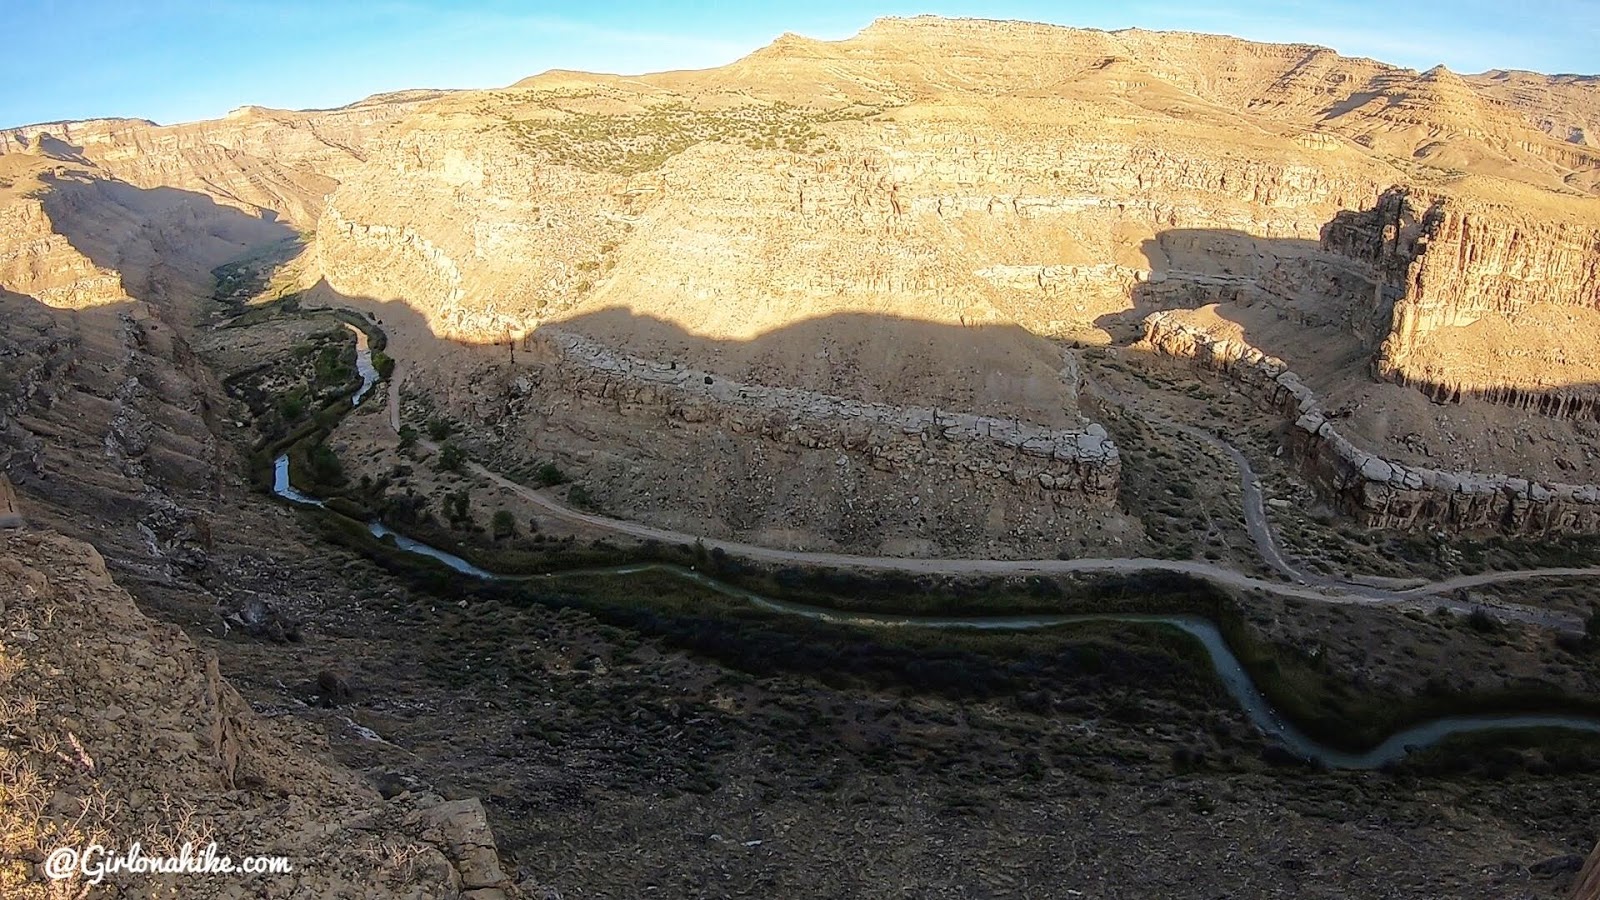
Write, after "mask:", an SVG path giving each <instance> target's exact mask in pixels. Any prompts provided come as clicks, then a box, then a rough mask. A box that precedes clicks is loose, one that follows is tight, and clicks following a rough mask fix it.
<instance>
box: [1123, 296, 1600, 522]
mask: <svg viewBox="0 0 1600 900" xmlns="http://www.w3.org/2000/svg"><path fill="white" fill-rule="evenodd" d="M1145 342H1146V343H1147V344H1148V346H1149V347H1150V348H1151V349H1153V350H1155V351H1156V352H1159V353H1164V354H1167V355H1170V356H1175V357H1179V358H1183V359H1189V360H1193V361H1194V362H1195V363H1197V364H1198V365H1200V366H1203V367H1205V368H1208V369H1212V370H1214V371H1217V372H1221V373H1223V374H1226V375H1227V376H1229V377H1230V378H1232V379H1234V380H1235V381H1236V382H1238V383H1239V384H1240V385H1241V386H1242V387H1243V388H1244V389H1245V390H1246V391H1247V392H1248V393H1250V394H1251V395H1253V396H1255V397H1256V398H1257V399H1258V400H1260V401H1261V402H1263V403H1264V404H1267V405H1268V406H1270V407H1271V408H1272V409H1275V410H1276V411H1278V412H1279V413H1281V414H1283V415H1284V416H1285V417H1286V418H1287V419H1289V420H1290V421H1292V422H1293V425H1292V427H1291V429H1290V432H1289V439H1288V441H1287V444H1288V447H1289V449H1290V451H1291V452H1292V453H1293V454H1294V456H1295V458H1296V460H1297V461H1298V462H1299V464H1300V466H1301V468H1302V471H1303V472H1304V473H1305V474H1306V476H1307V477H1308V478H1309V479H1310V480H1311V482H1312V483H1313V484H1314V485H1315V486H1316V487H1317V488H1318V489H1319V490H1320V491H1321V492H1322V493H1323V494H1324V496H1326V497H1328V499H1329V500H1330V501H1331V502H1333V503H1334V504H1335V505H1336V506H1337V507H1338V508H1339V509H1340V510H1341V511H1342V512H1345V513H1347V514H1349V515H1351V516H1354V517H1356V518H1358V519H1360V520H1361V521H1363V522H1365V523H1367V524H1369V525H1373V526H1377V527H1384V528H1405V529H1409V528H1416V527H1420V526H1423V525H1443V526H1446V527H1450V528H1455V529H1461V530H1469V529H1497V530H1502V531H1507V532H1513V533H1522V534H1537V533H1544V532H1570V531H1590V532H1592V531H1600V486H1596V485H1570V484H1559V483H1553V482H1540V481H1530V480H1528V479H1525V478H1517V477H1513V476H1509V475H1486V474H1479V473H1474V472H1444V471H1439V470H1436V469H1428V468H1423V467H1419V466H1408V465H1403V464H1400V463H1397V462H1393V461H1390V460H1387V459H1384V458H1383V457H1381V456H1378V455H1376V454H1372V453H1368V452H1366V451H1364V450H1362V449H1360V448H1359V447H1357V446H1355V445H1354V444H1353V443H1351V442H1350V441H1349V440H1348V439H1347V438H1345V437H1344V436H1343V435H1342V434H1340V433H1339V429H1338V427H1337V426H1336V425H1335V419H1333V418H1332V417H1331V416H1329V415H1328V413H1327V412H1326V411H1325V410H1324V409H1323V408H1322V406H1321V404H1320V403H1319V401H1318V399H1317V396H1316V394H1315V393H1314V392H1313V391H1312V390H1311V389H1310V388H1309V387H1307V386H1306V385H1305V384H1304V383H1303V382H1302V381H1301V380H1300V378H1299V376H1297V375H1296V374H1295V373H1294V372H1292V371H1289V368H1288V366H1287V365H1286V364H1285V363H1284V362H1283V360H1281V359H1277V358H1276V357H1272V356H1268V355H1266V354H1264V353H1262V352H1261V351H1260V350H1258V349H1256V348H1254V347H1251V346H1250V345H1248V344H1246V343H1243V342H1241V341H1237V340H1229V339H1225V338H1218V337H1216V336H1214V335H1212V334H1209V333H1207V332H1206V331H1204V330H1202V329H1199V328H1195V327H1192V326H1189V325H1187V324H1185V323H1184V322H1183V321H1182V320H1181V318H1180V316H1179V315H1178V314H1173V313H1164V312H1163V313H1155V314H1153V315H1151V316H1149V317H1148V318H1146V319H1145Z"/></svg>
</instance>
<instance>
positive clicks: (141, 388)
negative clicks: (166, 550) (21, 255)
mask: <svg viewBox="0 0 1600 900" xmlns="http://www.w3.org/2000/svg"><path fill="white" fill-rule="evenodd" d="M58 149H59V148H58ZM60 152H65V151H64V150H61V151H60ZM40 180H41V181H42V182H43V183H44V184H45V185H46V186H47V187H48V190H46V191H44V192H42V193H41V194H40V195H39V201H40V203H41V204H42V205H43V206H44V209H45V211H46V214H47V215H48V217H49V222H48V226H47V227H48V228H49V229H50V230H51V231H52V232H53V233H55V234H59V235H60V236H61V237H62V238H64V239H65V240H66V242H67V243H68V244H70V245H71V247H72V248H73V249H74V250H76V251H77V252H78V253H80V254H82V256H83V257H84V258H86V259H87V260H88V262H89V263H92V264H93V267H94V268H95V269H98V270H100V271H99V272H96V271H94V269H91V268H90V267H88V266H83V265H82V263H81V261H75V260H50V259H48V258H46V259H43V260H41V261H40V263H39V267H38V268H36V269H35V270H36V271H38V270H41V269H42V270H43V271H45V272H47V273H52V274H57V275H58V277H59V276H60V275H64V276H66V277H65V278H61V279H60V280H62V281H63V282H65V283H64V284H59V285H51V286H49V287H40V288H37V292H38V294H37V296H36V295H34V294H30V293H27V292H24V291H19V290H17V288H18V287H21V286H22V285H21V284H20V283H12V284H6V285H0V474H5V475H7V476H9V477H10V479H11V480H12V481H13V482H14V483H15V484H16V486H17V487H18V488H19V489H21V490H22V491H23V492H24V494H25V496H26V498H27V500H28V502H29V504H30V505H34V508H35V511H36V512H39V513H43V514H46V515H44V518H45V519H47V520H49V521H50V522H51V523H52V524H54V525H56V526H57V527H60V528H61V529H62V530H63V531H67V532H69V533H74V534H77V535H78V536H80V537H83V538H85V539H87V540H89V541H91V542H92V543H94V544H95V545H96V546H97V547H101V548H102V550H107V551H110V550H111V549H112V548H111V545H112V544H114V543H115V542H116V541H118V540H121V538H119V537H114V535H121V536H123V537H127V536H128V535H133V534H135V530H134V529H133V528H132V527H131V526H132V525H133V524H134V523H135V522H138V521H142V517H146V516H149V515H154V514H157V513H158V512H159V511H158V510H157V509H156V508H155V507H152V506H151V505H150V502H149V501H150V497H151V494H152V491H151V490H148V488H152V487H155V488H160V487H161V486H162V485H172V486H174V487H175V488H178V489H182V490H189V491H199V492H207V491H208V490H209V488H210V485H209V480H210V476H211V475H213V474H215V473H214V472H211V471H210V470H209V469H208V468H207V467H208V466H209V465H210V463H209V462H208V460H210V456H209V453H210V451H209V450H208V449H207V447H208V446H209V445H210V438H211V436H214V435H220V434H223V433H224V432H223V430H222V429H221V428H220V426H219V424H218V423H217V422H216V421H215V416H214V411H215V410H216V409H217V406H216V401H217V400H219V399H220V398H221V393H220V389H219V388H218V387H217V385H216V384H215V383H214V379H213V378H212V376H211V374H210V372H209V370H208V369H206V367H205V366H204V365H203V363H201V362H200V360H199V359H198V358H197V357H196V356H195V354H194V353H193V351H192V350H190V348H189V346H188V343H187V340H186V338H185V335H184V330H185V328H186V327H187V326H190V325H193V324H194V323H196V322H198V321H200V320H203V319H204V318H205V317H206V316H207V315H208V313H209V312H210V311H211V309H210V299H209V298H210V297H211V293H212V287H213V279H212V274H211V270H212V268H214V267H215V266H218V265H220V264H222V263H223V262H226V261H228V260H230V259H233V258H236V257H238V256H240V255H242V254H245V253H248V252H251V251H252V250H254V249H256V248H258V247H261V246H263V245H267V244H271V243H273V242H276V241H281V240H283V239H284V238H286V237H291V236H293V235H294V233H295V232H294V231H293V230H292V229H291V228H289V227H288V226H287V225H285V224H284V223H281V222H278V221H271V220H267V219H264V218H261V217H257V216H253V215H250V214H248V213H246V212H243V211H241V210H238V209H234V208H232V207H228V206H223V205H220V204H218V203H217V202H215V201H214V200H213V199H212V198H211V197H209V196H206V195H204V194H199V193H195V192H192V191H183V190H178V189H175V188H164V187H163V188H154V189H143V188H138V187H135V186H133V185H130V184H127V183H125V182H120V181H115V180H112V179H106V178H100V177H95V176H94V175H93V174H92V173H87V172H83V171H81V170H78V171H73V170H70V169H69V168H67V167H65V166H64V165H63V166H57V167H56V168H55V170H53V171H49V170H47V171H43V172H42V173H41V174H40ZM44 252H45V253H47V254H48V253H51V252H59V251H51V250H50V249H49V248H48V246H46V248H45V250H44ZM52 267H53V272H52ZM105 272H110V273H117V274H118V275H120V283H121V290H120V292H119V291H118V290H117V289H116V287H115V286H113V285H110V284H107V283H105V282H104V281H103V280H102V278H101V273H105ZM74 278H75V279H76V280H73V279H74ZM46 300H48V301H49V302H46ZM114 451H115V452H114ZM124 455H125V456H126V457H127V458H128V459H126V460H124V459H122V457H123V456H124ZM114 457H115V458H114ZM128 460H137V462H129V461H128ZM155 493H160V491H159V490H158V491H156V492H155ZM129 540H130V541H131V543H130V544H129V546H130V547H132V546H134V545H137V544H138V540H137V539H136V538H130V539H129ZM108 555H112V554H111V553H109V552H108ZM128 555H129V556H136V555H137V553H136V551H133V550H130V551H129V553H128Z"/></svg>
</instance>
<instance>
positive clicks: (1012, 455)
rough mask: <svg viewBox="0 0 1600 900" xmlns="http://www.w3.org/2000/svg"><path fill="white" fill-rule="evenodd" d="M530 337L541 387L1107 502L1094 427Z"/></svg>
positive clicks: (1104, 450) (1110, 489)
mask: <svg viewBox="0 0 1600 900" xmlns="http://www.w3.org/2000/svg"><path fill="white" fill-rule="evenodd" d="M538 337H539V338H540V339H543V340H546V341H548V342H549V344H550V345H551V346H552V347H553V348H554V350H555V355H556V356H557V357H558V359H559V360H560V362H559V363H558V364H557V365H556V366H555V367H554V370H553V371H554V375H553V378H551V379H550V381H553V382H555V383H554V384H551V383H550V382H549V381H547V382H544V383H541V384H540V387H541V388H543V389H545V390H548V389H550V388H551V387H556V388H558V389H559V390H561V391H566V392H572V393H576V394H581V395H585V396H589V397H593V398H595V399H601V400H606V401H609V402H612V403H615V404H617V406H618V411H619V412H623V411H626V410H624V407H629V408H638V407H645V408H653V409H658V410H661V411H663V412H665V413H666V414H667V415H668V416H669V417H671V418H673V419H676V420H679V421H683V422H713V423H716V424H717V425H719V426H720V427H721V428H723V429H726V430H727V431H728V432H730V433H732V434H735V435H743V436H751V437H759V438H762V439H765V440H769V441H774V442H778V443H783V444H790V445H794V446H797V447H802V448H805V449H808V450H816V449H836V450H841V451H845V452H848V453H860V454H865V455H866V456H867V458H868V459H869V460H870V464H871V465H872V466H873V467H874V468H877V469H880V470H883V471H895V470H897V469H901V468H904V467H906V466H912V465H917V466H929V467H939V468H945V469H948V470H951V471H957V472H963V473H967V474H970V475H977V476H987V477H998V478H1005V479H1007V480H1009V481H1011V482H1013V483H1015V484H1028V485H1037V486H1039V487H1041V488H1044V489H1045V490H1046V491H1049V492H1051V495H1052V496H1055V497H1057V498H1058V502H1076V501H1079V500H1082V499H1088V500H1090V501H1093V502H1098V503H1101V504H1110V503H1112V502H1113V501H1114V498H1115V496H1116V492H1117V485H1118V481H1119V474H1120V471H1121V461H1120V457H1119V455H1118V452H1117V447H1116V445H1115V444H1114V443H1113V442H1112V441H1111V439H1110V438H1109V437H1107V435H1106V431H1105V429H1104V428H1103V427H1101V426H1100V425H1094V424H1090V425H1085V426H1083V427H1080V428H1047V427H1043V426H1040V425H1036V424H1033V423H1029V422H1024V421H1020V420H1017V419H1010V418H1002V417H996V416H985V415H979V414H974V413H966V412H956V411H950V410H943V409H937V408H934V407H902V406H892V405H889V404H883V403H864V402H861V401H858V400H851V399H847V398H843V397H837V396H831V395H828V394H822V393H818V392H815V391H805V390H799V389H795V388H781V387H767V386H762V385H755V384H748V383H741V382H737V381H731V380H728V379H725V378H721V377H719V376H715V375H712V374H711V373H708V372H705V371H701V370H697V369H690V368H687V367H680V366H677V365H675V364H668V363H654V362H647V361H645V360H641V359H637V358H634V357H630V356H627V355H625V354H620V353H617V352H615V351H612V350H610V349H608V348H606V347H604V346H603V345H600V344H598V343H596V342H595V341H592V340H589V339H587V338H585V337H583V336H581V335H577V334H571V333H567V332H559V331H552V330H549V329H544V330H541V331H540V332H539V333H538ZM531 387H532V386H531V385H530V389H531Z"/></svg>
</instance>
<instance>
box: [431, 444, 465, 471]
mask: <svg viewBox="0 0 1600 900" xmlns="http://www.w3.org/2000/svg"><path fill="white" fill-rule="evenodd" d="M466 461H467V452H466V451H465V450H462V449H461V448H460V447H457V446H456V445H455V444H445V445H444V446H443V447H440V448H439V462H438V468H439V471H441V472H459V471H461V464H462V463H464V462H466Z"/></svg>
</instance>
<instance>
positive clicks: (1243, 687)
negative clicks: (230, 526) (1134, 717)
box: [273, 326, 1600, 769]
mask: <svg viewBox="0 0 1600 900" xmlns="http://www.w3.org/2000/svg"><path fill="white" fill-rule="evenodd" d="M347 327H349V328H351V330H352V331H355V332H356V333H357V336H358V337H357V361H358V365H357V370H358V371H359V372H360V374H361V380H362V384H361V389H360V390H359V391H358V392H357V393H356V395H355V403H357V404H359V403H360V402H361V400H362V398H364V397H365V396H366V395H367V394H368V393H369V392H370V391H371V389H372V387H373V386H374V385H375V384H376V383H377V380H378V374H377V370H376V369H375V368H374V367H373V365H372V357H371V352H370V350H369V349H368V345H367V340H366V334H365V333H363V332H362V331H361V330H360V329H359V328H355V327H354V326H347ZM273 492H274V493H275V494H277V495H278V496H279V497H282V498H283V499H285V500H288V501H290V502H291V503H297V504H301V505H306V506H315V507H323V506H324V504H323V502H322V501H321V500H320V499H318V498H316V497H313V496H311V495H309V494H306V493H304V492H302V491H300V490H298V489H296V488H295V487H294V485H293V484H292V483H291V482H290V480H289V456H288V454H287V453H284V454H282V455H280V456H278V458H277V459H276V460H274V461H273ZM367 530H368V531H369V532H371V534H372V536H373V537H375V538H378V539H379V540H383V539H385V538H388V539H390V540H392V541H393V542H394V544H395V546H396V547H398V548H399V549H401V550H404V551H406V552H409V553H415V554H418V555H420V556H426V557H428V558H430V559H433V560H435V561H437V562H439V563H442V564H444V565H445V566H448V567H449V568H451V569H452V570H454V571H456V572H459V573H461V574H463V575H466V576H468V577H472V578H479V579H483V580H496V581H536V580H554V579H559V578H572V577H582V576H585V575H587V576H601V575H633V574H639V573H642V572H648V571H660V572H666V573H670V574H672V575H674V576H677V577H679V578H683V579H686V580H688V581H692V582H694V583H695V584H698V585H701V586H703V587H706V588H709V589H711V590H714V591H717V592H718V593H721V594H724V595H726V596H730V597H735V598H738V599H740V600H743V601H745V602H746V603H749V604H750V605H751V606H753V607H755V608H757V609H762V610H765V611H767V612H771V613H776V614H781V615H789V616H798V617H801V618H806V619H812V620H815V621H820V622H830V623H835V624H842V625H851V626H857V627H864V628H940V629H973V630H980V631H1026V630H1034V629H1040V628H1055V627H1060V626H1065V625H1073V624H1077V623H1084V622H1136V623H1148V624H1154V625H1162V626H1166V627H1169V628H1176V629H1178V630H1180V631H1182V632H1184V633H1185V634H1188V635H1190V636H1191V637H1193V638H1195V639H1196V640H1197V641H1199V642H1200V645H1201V646H1202V647H1204V648H1205V651H1206V655H1207V656H1208V657H1209V658H1210V660H1211V665H1212V667H1213V668H1214V669H1215V670H1216V673H1217V677H1218V678H1219V679H1221V681H1222V684H1223V687H1224V688H1226V689H1227V691H1228V695H1229V696H1231V697H1232V698H1233V699H1234V701H1235V702H1236V703H1238V704H1239V706H1240V708H1241V709H1243V710H1244V713H1245V715H1246V717H1248V718H1249V719H1250V721H1251V723H1252V724H1254V725H1255V727H1256V728H1257V729H1259V730H1260V731H1261V732H1262V734H1264V735H1265V736H1266V737H1267V738H1268V739H1270V740H1273V741H1275V742H1277V743H1279V744H1281V745H1282V746H1283V747H1284V748H1285V749H1287V750H1288V751H1289V752H1291V753H1293V754H1295V755H1296V756H1300V757H1303V758H1305V759H1309V760H1313V761H1315V762H1318V763H1320V764H1322V765H1324V766H1327V767H1329V768H1334V769H1376V768H1379V767H1381V766H1384V765H1387V764H1389V763H1393V762H1396V761H1398V760H1400V759H1401V758H1403V757H1404V756H1405V755H1406V754H1407V753H1409V752H1411V751H1412V750H1417V749H1423V748H1426V747H1431V746H1433V745H1434V744H1437V743H1439V742H1440V741H1442V740H1444V739H1445V738H1447V737H1450V736H1452V735H1457V734H1467V733H1472V732H1482V731H1496V730H1503V729H1513V728H1560V729H1566V730H1571V731H1583V732H1590V733H1595V734H1600V719H1597V718H1589V717H1584V716H1569V715H1543V714H1529V715H1484V716H1446V717H1443V718H1439V719H1433V720H1431V721H1428V722H1423V723H1421V724H1419V725H1413V726H1411V727H1410V728H1406V729H1404V730H1402V731H1400V732H1397V733H1395V734H1393V735H1391V736H1390V737H1389V738H1388V739H1387V740H1385V741H1384V742H1383V743H1381V744H1379V745H1378V746H1376V747H1374V748H1372V749H1371V750H1368V751H1366V752H1364V753H1351V752H1348V751H1344V750H1339V749H1337V748H1333V747H1329V746H1327V745H1324V744H1321V743H1319V742H1317V741H1315V740H1313V739H1312V738H1311V737H1309V736H1307V735H1306V734H1305V733H1304V732H1302V731H1300V730H1299V729H1298V728H1296V727H1295V726H1294V725H1293V724H1292V723H1290V722H1289V721H1288V720H1287V719H1285V718H1284V717H1283V716H1282V715H1280V714H1279V713H1278V711H1277V710H1275V709H1273V708H1272V705H1271V704H1270V703H1268V702H1267V699H1266V697H1264V696H1262V694H1261V691H1260V690H1259V689H1257V688H1256V685H1255V682H1254V681H1252V680H1251V678H1250V675H1249V673H1247V672H1246V671H1245V668H1244V666H1243V664H1241V663H1240V662H1239V659H1238V657H1236V656H1234V654H1233V651H1232V650H1231V649H1229V647H1228V643H1227V641H1226V640H1225V639H1224V638H1223V636H1222V632H1221V631H1220V630H1218V628H1217V626H1216V625H1215V624H1213V623H1212V622H1211V621H1209V620H1207V619H1203V618H1200V617H1197V616H1185V615H1159V614H1133V613H1114V614H1100V613H1096V614H1086V615H1072V614H1036V615H1017V616H973V617H966V618H963V617H937V616H904V615H892V614H880V613H854V612H841V611H839V610H833V609H827V608H824V607H818V606H808V605H806V604H802V603H794V602H790V601H787V600H779V599H775V598H772V597H767V596H763V595H761V594H757V593H754V592H752V591H747V590H744V589H742V588H738V587H735V586H733V585H731V584H728V583H726V582H723V581H719V580H717V579H715V578H712V577H711V576H709V575H706V574H704V573H701V572H698V571H695V570H693V569H687V568H684V567H682V566H674V565H668V564H664V563H640V564H633V565H621V566H608V567H604V568H595V569H578V570H572V571H567V572H557V573H551V574H546V575H527V576H502V575H497V574H495V573H493V572H490V571H488V570H486V569H483V568H481V567H479V566H475V565H473V564H472V563H471V562H468V561H467V560H465V559H462V558H461V557H460V556H457V555H455V554H453V553H449V552H447V551H444V550H441V549H439V548H437V547H434V546H431V545H429V544H425V543H423V542H422V541H418V540H415V539H413V538H409V537H407V536H405V535H403V534H400V533H398V532H395V531H393V530H392V529H390V528H387V527H386V526H384V525H383V524H382V523H380V522H376V521H372V522H368V523H367Z"/></svg>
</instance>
